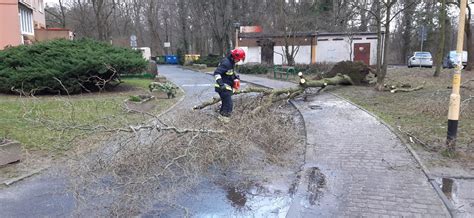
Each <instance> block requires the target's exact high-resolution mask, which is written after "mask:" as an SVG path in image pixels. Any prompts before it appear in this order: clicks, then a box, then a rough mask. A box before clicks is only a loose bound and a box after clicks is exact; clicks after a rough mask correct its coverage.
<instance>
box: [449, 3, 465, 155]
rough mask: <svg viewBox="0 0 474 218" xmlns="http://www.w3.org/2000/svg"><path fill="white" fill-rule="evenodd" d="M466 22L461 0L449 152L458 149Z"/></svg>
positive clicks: (450, 107) (451, 99)
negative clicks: (457, 139)
mask: <svg viewBox="0 0 474 218" xmlns="http://www.w3.org/2000/svg"><path fill="white" fill-rule="evenodd" d="M465 22H466V0H461V3H460V12H459V23H458V39H457V45H456V53H457V57H456V58H457V60H456V67H455V72H454V75H453V90H452V92H451V96H450V97H449V111H448V137H447V139H446V145H447V148H448V151H449V152H453V151H454V150H455V149H456V138H457V132H458V121H459V108H460V104H461V95H460V93H459V92H460V88H461V87H460V86H461V70H462V67H463V65H462V55H463V42H464V23H465Z"/></svg>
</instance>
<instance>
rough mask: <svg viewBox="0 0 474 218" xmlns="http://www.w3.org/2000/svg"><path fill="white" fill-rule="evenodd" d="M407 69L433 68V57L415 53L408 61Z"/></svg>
mask: <svg viewBox="0 0 474 218" xmlns="http://www.w3.org/2000/svg"><path fill="white" fill-rule="evenodd" d="M408 67H429V68H432V67H433V57H432V56H431V53H430V52H425V51H423V52H421V51H417V52H415V53H414V54H413V56H411V57H410V58H409V59H408Z"/></svg>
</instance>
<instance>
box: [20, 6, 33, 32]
mask: <svg viewBox="0 0 474 218" xmlns="http://www.w3.org/2000/svg"><path fill="white" fill-rule="evenodd" d="M20 28H21V34H30V35H33V13H32V11H31V10H30V9H28V8H26V7H23V6H20Z"/></svg>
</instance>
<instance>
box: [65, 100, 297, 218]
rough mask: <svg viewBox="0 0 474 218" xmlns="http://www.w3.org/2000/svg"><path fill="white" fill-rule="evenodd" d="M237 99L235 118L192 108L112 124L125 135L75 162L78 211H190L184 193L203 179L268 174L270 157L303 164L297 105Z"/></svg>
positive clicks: (72, 164)
mask: <svg viewBox="0 0 474 218" xmlns="http://www.w3.org/2000/svg"><path fill="white" fill-rule="evenodd" d="M237 101H239V102H238V104H236V105H237V107H236V108H235V113H234V115H233V121H232V123H231V124H222V123H220V122H219V121H218V120H217V119H215V117H214V116H215V112H214V111H213V109H210V110H202V111H200V112H199V113H200V114H199V116H196V112H193V111H187V110H186V111H175V112H173V113H174V114H173V116H167V117H166V118H160V119H157V118H154V121H153V123H152V124H147V125H141V126H131V127H130V128H122V129H115V130H106V131H107V132H113V131H118V132H121V134H113V136H111V137H110V138H108V139H107V141H104V142H103V143H104V146H101V147H102V148H100V149H98V150H90V151H83V152H81V153H82V154H81V155H79V157H77V156H74V158H71V161H70V162H69V164H68V166H69V167H68V170H67V171H68V172H70V178H71V181H70V183H71V185H72V187H71V188H72V191H73V193H74V196H75V197H76V199H77V202H78V203H77V206H78V207H77V214H78V215H88V213H92V214H95V215H97V214H100V215H99V216H137V215H140V214H142V213H143V212H144V211H147V210H149V209H151V208H152V207H154V206H155V207H156V205H159V206H160V208H168V209H170V208H175V209H176V208H181V209H183V213H184V214H186V213H187V212H189V211H187V209H186V208H184V207H182V206H180V205H179V201H178V198H179V196H181V195H182V194H183V193H186V192H188V191H190V190H191V189H193V187H195V186H196V185H198V184H199V183H201V182H203V181H211V182H213V181H214V179H216V177H218V176H222V175H229V174H233V175H234V176H232V177H233V180H238V181H237V182H240V183H245V182H249V181H252V180H256V179H259V180H261V181H264V180H265V178H261V177H263V176H264V174H262V172H261V170H262V169H263V168H264V167H265V165H268V164H277V165H279V166H280V165H288V164H289V165H295V168H296V169H295V171H296V170H297V166H298V164H299V161H298V160H294V159H293V158H285V157H286V155H288V154H289V153H292V152H298V150H301V148H298V147H297V145H298V144H301V146H302V144H303V143H302V141H303V134H302V132H301V131H300V130H301V128H297V127H296V125H297V124H296V120H295V116H288V114H287V113H286V112H288V111H293V113H294V114H293V115H295V114H296V111H294V109H292V108H291V107H288V108H285V107H286V106H283V107H279V106H278V105H274V106H272V107H271V108H270V109H271V110H272V113H251V111H254V110H255V107H256V105H260V104H261V103H262V101H263V99H262V98H261V97H258V96H253V97H249V98H242V99H238V100H237ZM190 121H191V122H190ZM174 126H180V127H182V128H176V127H174ZM75 153H77V152H75ZM104 196H107V198H106V199H104ZM91 211H93V212H91ZM159 213H166V211H160V212H159Z"/></svg>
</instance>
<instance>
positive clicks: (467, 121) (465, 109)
mask: <svg viewBox="0 0 474 218" xmlns="http://www.w3.org/2000/svg"><path fill="white" fill-rule="evenodd" d="M453 71H454V70H449V69H445V70H443V72H442V75H441V76H440V77H438V78H434V77H432V74H433V72H434V69H419V68H411V69H408V68H394V69H389V72H388V75H387V79H386V81H385V83H386V84H391V85H392V84H394V85H395V84H404V83H408V84H411V85H412V86H413V87H416V86H419V85H424V88H423V89H422V90H419V91H415V92H407V93H395V94H393V93H390V92H377V91H374V89H373V87H360V86H359V87H358V86H346V87H337V88H334V89H332V90H333V91H332V92H334V93H335V94H338V95H340V96H342V97H345V98H347V99H349V100H350V101H352V102H354V103H356V104H358V105H360V106H362V107H363V108H365V109H367V110H369V111H371V112H373V113H375V114H376V115H377V116H378V117H380V118H381V119H383V120H384V121H386V122H387V123H388V124H389V125H391V126H392V127H393V128H394V129H396V130H398V129H399V128H400V130H401V133H402V135H404V136H406V138H407V139H408V141H410V137H409V136H408V134H406V133H409V134H412V135H414V136H415V137H416V138H418V139H420V141H422V142H423V143H424V144H426V145H427V146H420V147H417V148H418V149H420V150H431V151H437V152H438V153H442V151H443V148H444V144H445V140H446V134H447V133H446V132H447V114H448V104H449V96H450V94H451V89H450V88H449V87H450V86H451V83H452V73H453ZM473 80H474V72H463V76H462V82H464V88H462V89H461V95H462V100H461V101H463V104H462V108H461V118H460V121H459V130H458V141H457V148H458V151H459V152H458V154H460V155H461V156H462V157H466V158H468V159H469V160H474V159H473V158H472V156H473V154H474V153H473V151H474V99H473V96H474V81H473ZM412 139H413V138H412ZM415 141H416V140H415ZM423 143H418V145H420V144H423ZM422 148H424V149H422Z"/></svg>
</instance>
